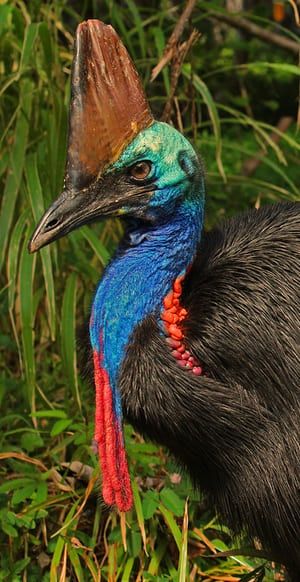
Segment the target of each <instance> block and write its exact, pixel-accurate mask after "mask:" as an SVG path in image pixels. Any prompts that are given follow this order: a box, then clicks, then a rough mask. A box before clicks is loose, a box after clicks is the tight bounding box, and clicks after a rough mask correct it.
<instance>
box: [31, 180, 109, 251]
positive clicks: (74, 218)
mask: <svg viewBox="0 0 300 582" xmlns="http://www.w3.org/2000/svg"><path fill="white" fill-rule="evenodd" d="M93 206H94V205H92V204H91V197H90V196H85V197H84V196H83V195H79V194H78V193H76V195H75V196H71V195H70V194H69V193H68V192H67V191H65V190H64V191H63V192H62V193H61V195H60V196H59V197H58V198H57V199H56V200H55V202H53V204H52V205H51V206H50V208H49V209H48V210H47V212H45V214H44V216H43V218H42V219H41V221H40V222H39V224H38V225H37V227H36V229H35V231H34V233H33V235H32V237H31V240H30V242H29V245H28V250H29V252H30V253H34V252H36V251H38V250H39V249H40V248H42V247H44V246H45V245H47V244H49V243H51V242H53V241H55V240H57V239H58V238H60V237H62V236H64V235H65V234H67V233H68V232H70V231H71V230H74V229H75V228H77V227H79V226H81V225H83V224H86V223H88V222H91V221H93V220H94V219H95V218H96V217H95V214H91V212H90V211H91V210H92V207H93ZM102 215H105V214H104V213H102Z"/></svg>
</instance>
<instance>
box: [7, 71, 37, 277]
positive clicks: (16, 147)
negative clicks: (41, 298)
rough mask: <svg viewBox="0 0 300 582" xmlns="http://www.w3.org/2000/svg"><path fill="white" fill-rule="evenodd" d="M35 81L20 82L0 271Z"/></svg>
mask: <svg viewBox="0 0 300 582" xmlns="http://www.w3.org/2000/svg"><path fill="white" fill-rule="evenodd" d="M32 97H33V83H32V82H31V81H29V80H28V79H24V80H22V81H21V82H20V97H19V101H20V108H19V111H18V115H17V122H16V128H15V139H14V142H13V145H12V147H11V150H10V162H9V169H8V172H7V177H6V183H5V187H4V192H3V198H2V206H1V214H0V271H1V269H2V266H3V261H4V257H5V252H6V247H7V244H8V239H9V233H10V228H11V224H12V220H13V215H14V210H15V205H16V201H17V197H18V193H19V188H20V183H21V178H22V173H23V166H24V159H25V151H26V147H27V140H28V133H29V126H30V116H31V106H32Z"/></svg>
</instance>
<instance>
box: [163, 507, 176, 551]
mask: <svg viewBox="0 0 300 582" xmlns="http://www.w3.org/2000/svg"><path fill="white" fill-rule="evenodd" d="M159 510H160V512H161V514H162V516H163V518H164V520H165V522H166V524H167V526H168V528H169V530H170V532H171V534H172V536H173V538H174V540H175V542H176V545H177V547H178V550H179V551H180V548H181V533H180V529H179V527H178V525H177V523H176V521H175V519H174V517H173V514H172V513H171V511H169V509H166V508H165V507H164V506H163V505H160V506H159Z"/></svg>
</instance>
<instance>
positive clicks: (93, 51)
mask: <svg viewBox="0 0 300 582" xmlns="http://www.w3.org/2000/svg"><path fill="white" fill-rule="evenodd" d="M153 121H154V119H153V116H152V113H151V111H150V108H149V105H148V103H147V100H146V97H145V94H144V91H143V87H142V85H141V82H140V80H139V77H138V73H137V71H136V69H135V67H134V65H133V63H132V61H131V59H130V57H129V55H128V52H127V50H126V49H125V47H124V45H123V44H122V42H121V40H120V39H119V37H118V35H117V33H116V32H115V30H114V29H113V28H112V27H111V26H108V25H106V24H104V23H103V22H100V21H99V20H88V21H87V22H82V23H81V24H80V25H79V26H78V28H77V32H76V42H75V54H74V61H73V69H72V97H71V105H70V120H69V141H68V158H67V167H66V177H65V186H66V188H67V190H72V191H73V192H74V190H75V191H78V190H82V189H83V188H84V187H87V186H89V185H90V184H91V183H92V182H93V181H95V180H96V179H97V177H98V176H100V175H101V173H102V172H103V170H104V169H105V168H106V167H107V166H108V165H110V164H111V163H113V162H114V161H115V160H117V159H118V157H119V155H120V153H121V152H122V150H123V149H124V148H125V147H126V146H127V145H128V143H130V142H131V141H132V139H133V138H134V137H135V136H136V135H137V134H138V133H139V132H140V131H141V130H142V129H145V128H146V127H148V126H149V125H151V123H153Z"/></svg>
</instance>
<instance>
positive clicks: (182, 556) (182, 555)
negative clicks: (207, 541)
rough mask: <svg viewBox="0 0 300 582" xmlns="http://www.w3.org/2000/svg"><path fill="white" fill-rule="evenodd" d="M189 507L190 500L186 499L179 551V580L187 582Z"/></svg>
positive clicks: (179, 581)
mask: <svg viewBox="0 0 300 582" xmlns="http://www.w3.org/2000/svg"><path fill="white" fill-rule="evenodd" d="M188 509H189V507H188V500H186V502H185V508H184V518H183V524H182V538H181V548H180V551H179V565H178V582H185V581H186V580H187V579H188V578H187V566H188V557H187V551H188V527H189V511H188Z"/></svg>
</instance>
